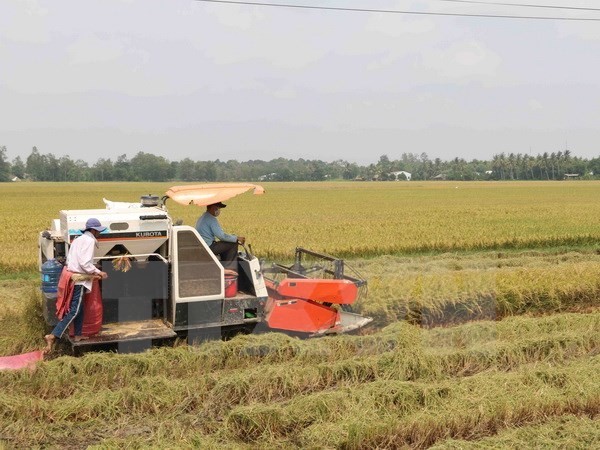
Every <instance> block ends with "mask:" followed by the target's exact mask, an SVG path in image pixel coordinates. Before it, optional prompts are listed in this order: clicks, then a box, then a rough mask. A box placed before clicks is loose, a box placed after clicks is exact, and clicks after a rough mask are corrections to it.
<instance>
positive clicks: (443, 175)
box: [432, 173, 447, 181]
mask: <svg viewBox="0 0 600 450" xmlns="http://www.w3.org/2000/svg"><path fill="white" fill-rule="evenodd" d="M446 178H447V175H446V174H445V173H439V174H437V175H436V176H435V177H433V178H432V180H437V181H444V180H445V179H446Z"/></svg>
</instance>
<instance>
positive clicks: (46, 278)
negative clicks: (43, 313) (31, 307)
mask: <svg viewBox="0 0 600 450" xmlns="http://www.w3.org/2000/svg"><path fill="white" fill-rule="evenodd" d="M62 270H63V265H62V264H61V263H59V262H58V261H57V260H55V259H49V260H48V261H46V262H45V263H44V264H42V291H43V292H46V293H47V294H52V293H54V292H56V291H58V280H60V274H61V272H62Z"/></svg>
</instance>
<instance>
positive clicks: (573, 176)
mask: <svg viewBox="0 0 600 450" xmlns="http://www.w3.org/2000/svg"><path fill="white" fill-rule="evenodd" d="M579 177H580V175H579V174H578V173H565V177H564V179H565V180H576V179H577V178H579Z"/></svg>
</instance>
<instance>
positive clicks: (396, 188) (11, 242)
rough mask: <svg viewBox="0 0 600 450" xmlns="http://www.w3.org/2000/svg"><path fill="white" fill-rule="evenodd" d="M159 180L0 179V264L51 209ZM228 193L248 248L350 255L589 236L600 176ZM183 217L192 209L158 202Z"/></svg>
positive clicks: (17, 258) (226, 215)
mask: <svg viewBox="0 0 600 450" xmlns="http://www.w3.org/2000/svg"><path fill="white" fill-rule="evenodd" d="M170 186H171V184H165V183H3V184H1V185H0V195H1V197H0V198H2V211H3V212H5V211H7V212H8V213H3V214H1V215H0V230H2V233H1V234H0V255H1V257H0V260H1V261H2V263H1V265H0V270H2V271H30V270H34V269H35V267H36V263H37V260H36V245H37V234H38V233H39V231H41V230H43V229H44V228H46V227H48V226H49V224H50V220H51V219H53V218H57V217H58V211H59V210H61V209H88V208H90V209H91V208H104V203H103V202H102V198H103V197H105V198H108V199H109V200H113V201H139V197H140V195H143V194H148V193H153V194H159V195H161V196H162V194H164V192H166V190H167V189H168V188H169V187H170ZM264 186H265V188H266V190H267V193H266V194H265V195H263V196H254V195H251V194H249V193H247V194H244V195H243V196H240V197H237V198H234V199H232V200H231V201H230V202H229V208H228V209H226V210H224V211H223V214H222V216H221V222H222V223H223V225H224V228H225V229H226V230H230V231H231V232H235V233H238V234H240V235H242V236H246V237H247V238H248V240H249V242H250V243H252V244H253V247H254V251H255V253H256V254H258V255H260V256H262V257H265V258H269V259H280V258H285V257H289V256H290V255H291V254H292V252H293V248H294V247H295V246H303V247H306V248H310V249H313V250H317V251H325V252H328V253H331V254H336V255H340V256H344V257H350V258H364V257H372V256H379V255H389V254H392V255H405V254H415V253H417V254H418V253H423V252H436V253H439V252H455V251H464V250H490V249H492V250H501V249H531V248H534V249H535V248H540V247H548V246H551V247H557V246H582V245H591V246H594V245H595V246H597V245H598V242H599V239H600V219H599V218H600V182H598V181H589V182H588V181H581V182H513V183H501V182H473V183H456V182H439V183H436V182H429V183H424V182H422V183H412V182H410V183H407V182H404V183H393V182H387V183H385V182H384V183H364V182H330V183H266V184H264ZM167 206H168V207H169V210H170V213H171V215H172V216H173V217H174V218H181V219H183V220H184V223H186V224H189V225H193V224H194V223H195V221H196V219H197V217H198V216H199V215H200V213H201V212H202V209H200V208H198V207H196V206H187V207H184V206H181V205H177V204H175V203H174V202H167Z"/></svg>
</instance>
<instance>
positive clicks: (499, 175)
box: [0, 147, 600, 182]
mask: <svg viewBox="0 0 600 450" xmlns="http://www.w3.org/2000/svg"><path fill="white" fill-rule="evenodd" d="M3 149H4V152H6V147H3ZM599 161H600V158H594V159H591V160H587V159H584V158H578V157H576V156H573V155H571V152H570V151H569V150H565V151H564V152H557V153H551V154H548V153H544V154H541V155H537V156H535V157H534V156H531V155H527V154H520V153H516V154H515V153H510V154H508V155H506V154H504V153H501V154H499V155H494V156H493V158H492V160H491V161H480V160H476V159H474V160H471V161H467V160H465V159H463V158H454V159H451V160H449V161H442V160H441V159H439V158H436V159H435V160H430V159H429V157H428V156H427V154H426V153H422V154H421V155H418V154H415V153H402V154H401V156H400V158H399V159H396V160H394V159H391V158H390V157H389V156H388V155H381V156H380V158H379V160H378V162H377V163H376V164H370V165H367V166H359V165H357V164H356V163H351V162H348V161H344V160H337V161H333V162H324V161H321V160H304V159H302V158H300V159H298V160H292V159H285V158H276V159H273V160H271V161H262V160H249V161H244V162H239V161H236V160H229V161H220V160H218V159H217V160H216V161H194V160H192V159H190V158H184V159H183V160H181V161H171V162H170V161H169V160H167V159H166V158H164V157H162V156H156V155H153V154H150V153H145V152H143V151H140V152H138V153H137V154H136V155H135V156H134V157H133V158H132V159H131V160H129V159H128V158H127V156H126V155H121V156H119V157H118V158H117V160H116V161H115V162H112V161H111V160H110V159H106V158H100V159H98V161H97V162H96V163H94V164H93V165H92V166H91V167H89V166H88V164H87V163H85V162H84V161H81V160H77V161H73V160H71V159H70V158H69V157H68V156H63V157H61V158H56V157H55V156H54V155H53V154H51V153H49V154H42V153H40V152H39V150H38V149H37V147H33V149H32V151H31V154H30V155H29V156H28V157H27V163H26V165H23V164H22V162H21V161H20V159H19V160H17V159H15V164H14V165H15V168H14V169H13V172H14V175H16V176H19V177H20V178H22V176H23V175H25V173H27V175H28V176H29V177H30V178H31V179H32V180H36V181H86V180H90V181H167V180H180V181H189V182H194V181H196V182H197V181H209V182H210V181H324V180H341V179H343V180H355V179H361V180H378V181H390V180H395V177H394V176H392V175H391V173H393V172H398V171H405V172H408V173H411V174H412V177H411V178H412V180H415V181H417V180H430V179H439V178H443V179H446V180H456V181H472V180H562V179H563V178H564V176H565V174H578V175H579V177H580V178H582V179H595V178H597V177H598V176H599V175H600V162H599ZM6 164H8V163H6ZM1 167H2V157H1V156H0V175H1V173H2V172H1V170H2V169H1ZM9 167H10V165H9ZM436 177H437V178H436Z"/></svg>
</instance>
